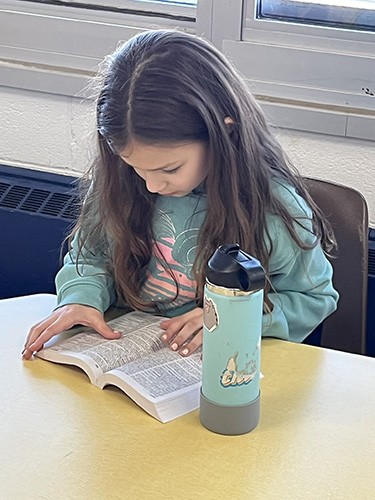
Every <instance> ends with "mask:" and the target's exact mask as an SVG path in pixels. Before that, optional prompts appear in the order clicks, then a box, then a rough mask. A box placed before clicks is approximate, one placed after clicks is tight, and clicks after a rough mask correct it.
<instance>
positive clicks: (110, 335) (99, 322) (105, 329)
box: [87, 313, 121, 339]
mask: <svg viewBox="0 0 375 500" xmlns="http://www.w3.org/2000/svg"><path fill="white" fill-rule="evenodd" d="M99 314H100V313H99ZM87 326H91V328H94V330H95V331H96V332H98V333H100V335H101V336H102V337H104V338H106V339H119V338H120V337H121V332H119V331H117V330H116V331H115V330H112V328H111V327H110V326H108V325H107V323H106V322H105V321H104V319H103V318H98V319H96V320H95V321H92V322H91V324H90V325H87Z"/></svg>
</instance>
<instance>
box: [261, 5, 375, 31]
mask: <svg viewBox="0 0 375 500" xmlns="http://www.w3.org/2000/svg"><path fill="white" fill-rule="evenodd" d="M257 17H258V19H275V20H279V21H289V22H296V23H305V24H314V25H321V26H332V27H338V28H345V29H355V30H363V31H375V0H258V3H257Z"/></svg>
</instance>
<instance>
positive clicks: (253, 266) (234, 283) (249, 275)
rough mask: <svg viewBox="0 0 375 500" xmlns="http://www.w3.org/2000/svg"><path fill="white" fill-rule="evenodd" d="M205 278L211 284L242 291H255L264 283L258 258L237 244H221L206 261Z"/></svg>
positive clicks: (263, 275) (262, 286) (263, 273)
mask: <svg viewBox="0 0 375 500" xmlns="http://www.w3.org/2000/svg"><path fill="white" fill-rule="evenodd" d="M206 278H207V280H208V281H209V282H210V283H212V284H213V285H217V286H222V287H225V288H230V289H238V290H242V291H244V292H255V291H257V290H261V289H262V288H264V287H265V285H266V275H265V272H264V269H263V267H262V265H261V263H260V262H259V260H257V259H255V258H254V257H251V256H250V255H248V254H247V253H245V252H243V251H242V250H241V249H240V246H239V245H238V244H233V245H221V246H220V247H219V248H218V249H217V250H216V251H215V253H214V254H213V256H212V257H211V259H210V260H209V261H208V265H207V270H206Z"/></svg>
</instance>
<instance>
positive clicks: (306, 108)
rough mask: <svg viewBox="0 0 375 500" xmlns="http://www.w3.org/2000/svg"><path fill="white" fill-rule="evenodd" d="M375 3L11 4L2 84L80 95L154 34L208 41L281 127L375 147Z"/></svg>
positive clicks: (136, 0) (180, 0)
mask: <svg viewBox="0 0 375 500" xmlns="http://www.w3.org/2000/svg"><path fill="white" fill-rule="evenodd" d="M374 15H375V0H174V1H172V0H164V1H162V0H159V1H157V0H2V1H1V6H0V25H1V27H2V29H1V30H0V81H1V84H2V85H6V86H11V87H20V88H25V89H32V90H39V91H46V92H50V93H56V94H63V95H69V96H72V95H73V96H74V95H76V94H78V93H79V92H80V91H81V90H82V89H83V88H84V87H85V85H86V83H87V81H88V78H89V77H90V76H91V75H92V74H93V72H95V68H96V67H97V65H98V64H99V63H100V62H101V61H102V60H103V58H104V57H105V55H106V54H108V53H110V52H111V51H113V50H114V49H115V48H116V47H117V46H118V44H119V43H121V42H122V41H124V40H127V39H129V38H130V37H131V36H133V35H134V34H136V33H138V32H139V31H142V30H145V29H150V28H153V29H157V28H173V29H176V28H177V29H179V30H183V31H186V32H189V33H196V34H198V35H203V36H205V37H206V38H208V39H209V40H211V41H212V43H214V44H215V45H216V46H217V47H218V48H219V49H220V50H222V51H223V52H224V53H225V54H226V55H227V56H228V57H229V58H230V59H231V60H232V61H233V62H234V64H235V65H236V67H237V68H238V69H239V71H240V72H241V73H242V74H243V75H244V76H245V78H246V79H247V81H248V84H249V86H250V89H251V90H252V92H253V94H255V96H256V97H257V98H258V101H259V102H260V103H261V105H262V106H263V108H264V110H265V112H266V114H267V115H268V116H269V119H270V121H271V123H273V124H274V125H276V126H279V127H285V128H292V129H298V130H306V131H314V132H321V133H325V134H333V135H339V136H348V137H358V138H365V139H370V140H375V28H374Z"/></svg>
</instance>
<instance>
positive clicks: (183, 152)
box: [120, 141, 204, 170]
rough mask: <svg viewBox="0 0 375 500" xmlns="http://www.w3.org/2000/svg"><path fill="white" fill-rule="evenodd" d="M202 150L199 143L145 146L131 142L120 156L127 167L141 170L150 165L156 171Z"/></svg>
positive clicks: (202, 146) (201, 145)
mask: <svg viewBox="0 0 375 500" xmlns="http://www.w3.org/2000/svg"><path fill="white" fill-rule="evenodd" d="M203 148H204V145H203V144H202V143H201V142H189V143H186V142H184V143H160V144H145V143H141V142H137V141H132V143H131V144H129V145H128V146H126V147H125V148H124V149H123V150H122V151H121V153H120V156H121V158H122V159H123V160H124V161H126V162H127V163H129V165H132V166H135V167H139V168H143V166H149V165H150V164H152V165H154V166H153V169H155V170H157V169H158V168H160V169H162V168H165V167H167V166H169V165H171V164H174V163H176V162H180V161H182V160H186V159H188V158H191V157H192V156H195V155H196V154H198V153H199V152H200V151H201V150H202V149H203Z"/></svg>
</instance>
